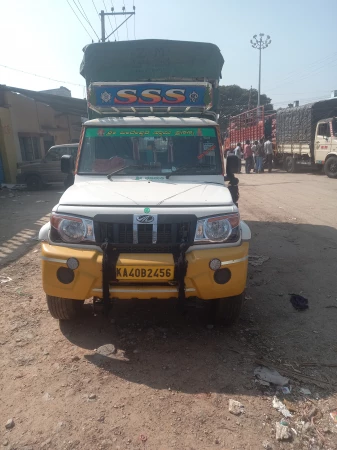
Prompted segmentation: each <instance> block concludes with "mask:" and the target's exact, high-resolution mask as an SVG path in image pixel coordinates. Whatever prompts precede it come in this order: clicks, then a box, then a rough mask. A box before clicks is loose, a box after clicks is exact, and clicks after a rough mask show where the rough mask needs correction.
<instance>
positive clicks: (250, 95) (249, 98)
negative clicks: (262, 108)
mask: <svg viewBox="0 0 337 450" xmlns="http://www.w3.org/2000/svg"><path fill="white" fill-rule="evenodd" d="M251 99H252V86H251V87H250V90H249V97H248V111H249V110H250V102H251Z"/></svg>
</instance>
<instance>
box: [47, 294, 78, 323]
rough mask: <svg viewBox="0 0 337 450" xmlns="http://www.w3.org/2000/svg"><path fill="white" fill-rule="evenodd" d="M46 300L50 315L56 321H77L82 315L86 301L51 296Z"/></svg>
mask: <svg viewBox="0 0 337 450" xmlns="http://www.w3.org/2000/svg"><path fill="white" fill-rule="evenodd" d="M46 298H47V305H48V309H49V312H50V314H51V315H52V316H53V317H54V319H59V320H71V319H75V317H77V316H78V315H79V314H80V312H81V309H82V306H83V303H84V300H72V299H70V298H61V297H53V296H51V295H47V296H46Z"/></svg>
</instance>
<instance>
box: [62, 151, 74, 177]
mask: <svg viewBox="0 0 337 450" xmlns="http://www.w3.org/2000/svg"><path fill="white" fill-rule="evenodd" d="M74 170H75V164H74V158H73V157H72V156H71V155H63V156H62V157H61V172H63V173H72V172H73V171H74Z"/></svg>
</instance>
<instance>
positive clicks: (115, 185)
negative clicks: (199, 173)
mask: <svg viewBox="0 0 337 450" xmlns="http://www.w3.org/2000/svg"><path fill="white" fill-rule="evenodd" d="M59 204H60V205H74V206H159V205H163V206H177V205H178V206H218V205H219V206H222V205H233V200H232V197H231V194H230V192H229V190H228V189H227V188H226V187H225V186H224V185H221V184H215V183H212V182H207V183H205V182H204V183H197V182H193V181H191V182H186V181H184V182H179V183H177V182H173V181H171V180H170V179H169V180H165V181H144V180H141V181H140V180H137V181H136V180H127V179H125V180H120V181H115V180H114V181H109V180H108V179H105V180H102V179H100V180H93V181H84V182H76V183H75V184H74V185H73V186H71V187H70V188H69V189H67V190H66V191H65V193H64V194H63V195H62V197H61V199H60V203H59Z"/></svg>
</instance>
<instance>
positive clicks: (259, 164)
mask: <svg viewBox="0 0 337 450" xmlns="http://www.w3.org/2000/svg"><path fill="white" fill-rule="evenodd" d="M255 155H256V156H255V158H256V172H257V173H262V172H263V158H264V145H263V139H260V142H257V141H256V153H255Z"/></svg>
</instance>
